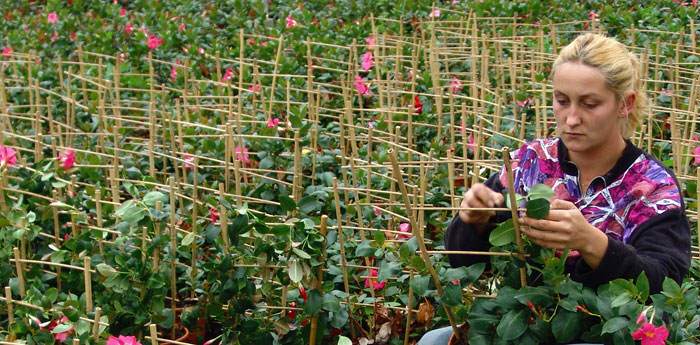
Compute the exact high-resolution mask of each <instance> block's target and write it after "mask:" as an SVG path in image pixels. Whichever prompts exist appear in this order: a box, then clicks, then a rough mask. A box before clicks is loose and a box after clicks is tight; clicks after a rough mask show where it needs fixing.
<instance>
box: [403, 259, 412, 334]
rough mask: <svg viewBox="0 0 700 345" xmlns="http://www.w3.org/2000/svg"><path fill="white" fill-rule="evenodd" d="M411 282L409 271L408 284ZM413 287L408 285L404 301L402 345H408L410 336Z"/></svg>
mask: <svg viewBox="0 0 700 345" xmlns="http://www.w3.org/2000/svg"><path fill="white" fill-rule="evenodd" d="M410 281H413V270H411V273H410V277H409V282H410ZM412 306H413V286H412V285H411V284H410V283H409V284H408V300H407V301H406V329H405V330H404V333H403V345H408V336H409V335H410V334H411V321H412V320H411V316H412V315H411V314H412V311H413V307H412Z"/></svg>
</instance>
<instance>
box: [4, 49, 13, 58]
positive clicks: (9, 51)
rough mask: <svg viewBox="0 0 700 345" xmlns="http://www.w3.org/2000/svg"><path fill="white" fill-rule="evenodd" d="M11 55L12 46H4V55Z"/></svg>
mask: <svg viewBox="0 0 700 345" xmlns="http://www.w3.org/2000/svg"><path fill="white" fill-rule="evenodd" d="M11 55H12V48H10V47H5V48H2V56H4V57H10V56H11Z"/></svg>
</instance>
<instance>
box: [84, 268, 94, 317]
mask: <svg viewBox="0 0 700 345" xmlns="http://www.w3.org/2000/svg"><path fill="white" fill-rule="evenodd" d="M83 266H84V270H83V275H84V277H85V310H86V311H87V312H88V313H89V312H91V311H92V279H91V276H90V274H91V273H90V257H87V256H85V257H83Z"/></svg>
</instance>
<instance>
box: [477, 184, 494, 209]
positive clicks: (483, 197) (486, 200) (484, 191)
mask: <svg viewBox="0 0 700 345" xmlns="http://www.w3.org/2000/svg"><path fill="white" fill-rule="evenodd" d="M474 195H475V196H476V197H477V198H479V200H480V201H481V202H482V203H483V204H484V205H488V206H487V207H496V206H497V205H498V204H499V203H498V196H500V194H499V193H496V192H494V191H493V190H491V188H489V187H486V186H484V185H479V187H478V188H475V189H474Z"/></svg>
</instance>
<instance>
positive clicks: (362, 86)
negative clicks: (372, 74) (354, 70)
mask: <svg viewBox="0 0 700 345" xmlns="http://www.w3.org/2000/svg"><path fill="white" fill-rule="evenodd" d="M354 85H355V90H357V93H359V94H360V95H362V96H371V95H372V91H370V89H369V85H367V84H366V83H365V78H362V77H360V76H359V75H358V76H355V83H354Z"/></svg>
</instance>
